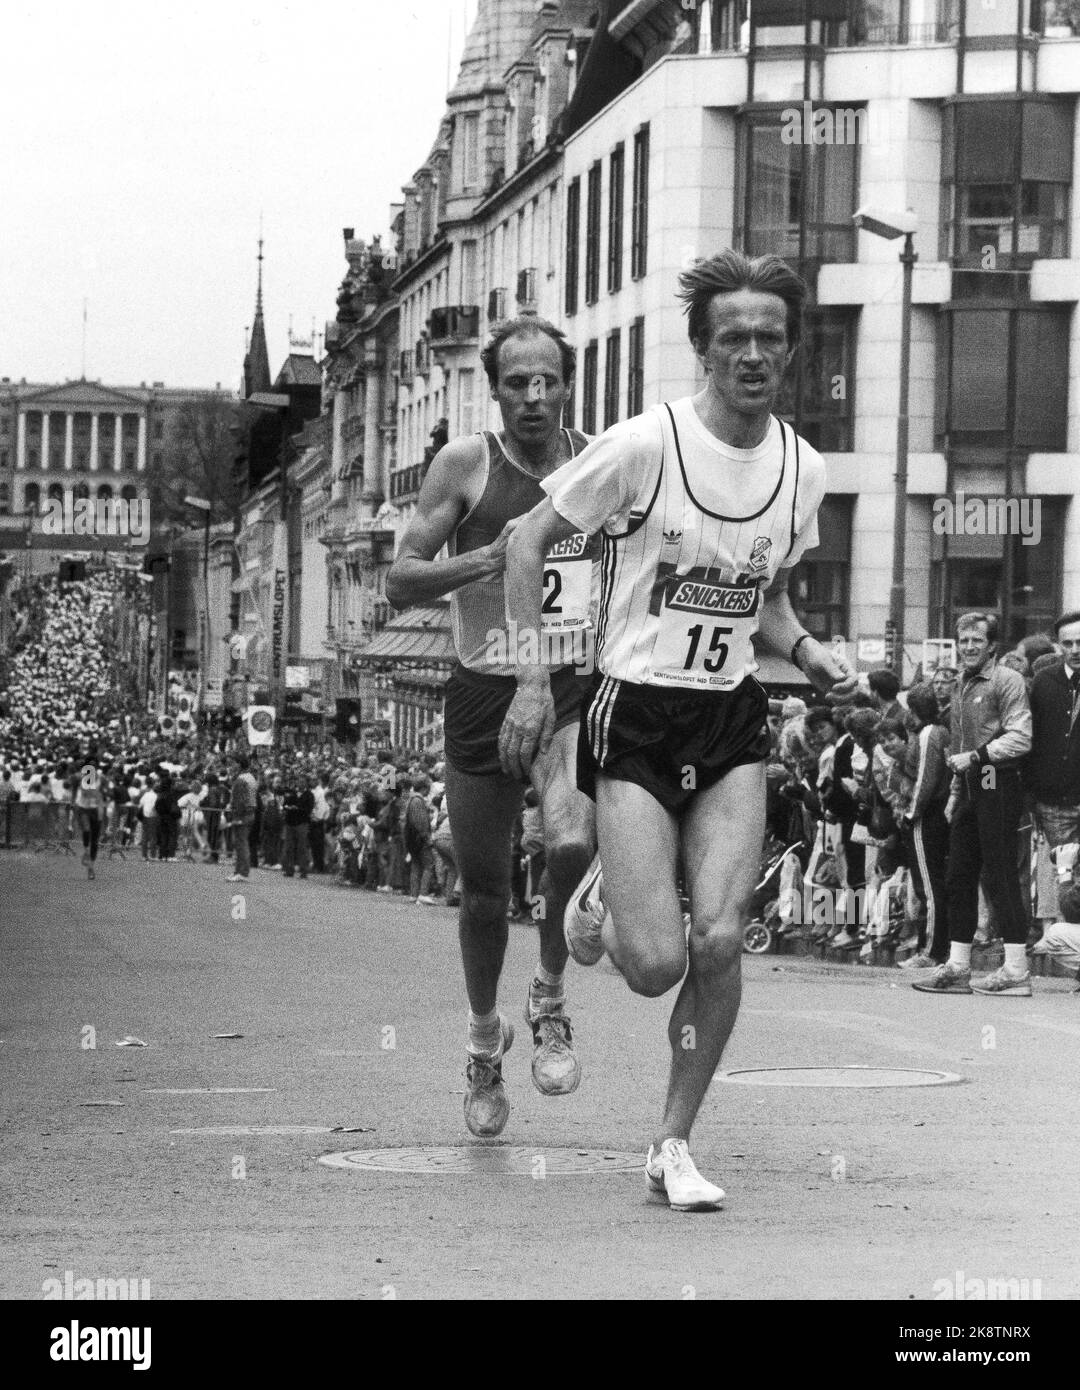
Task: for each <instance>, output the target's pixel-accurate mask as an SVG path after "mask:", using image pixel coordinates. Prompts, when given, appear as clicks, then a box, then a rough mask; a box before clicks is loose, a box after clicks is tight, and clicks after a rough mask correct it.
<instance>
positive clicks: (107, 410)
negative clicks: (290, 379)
mask: <svg viewBox="0 0 1080 1390" xmlns="http://www.w3.org/2000/svg"><path fill="white" fill-rule="evenodd" d="M229 396H230V393H229V392H225V391H222V390H221V388H220V387H218V388H217V389H216V390H212V391H206V390H185V389H177V388H171V389H170V388H167V387H166V386H165V385H164V384H163V383H161V382H155V383H153V385H151V386H147V385H146V384H145V383H143V384H142V385H140V386H105V385H103V384H102V383H101V382H99V381H86V380H79V381H68V382H63V383H42V382H28V381H20V382H13V381H11V380H9V379H8V378H6V377H5V378H2V379H0V549H3V548H5V546H7V548H9V549H10V548H13V547H14V546H15V545H22V544H24V543H25V535H24V533H25V532H26V531H27V529H28V528H29V531H30V533H31V534H30V541H31V546H30V547H28V548H32V549H33V550H34V551H36V552H37V551H46V552H47V551H50V550H52V551H55V550H61V551H63V550H100V549H103V548H108V547H107V546H103V544H102V538H94V537H77V538H69V537H67V536H50V535H47V534H43V533H42V529H41V524H40V513H41V512H42V509H43V508H45V507H46V506H47V504H48V503H49V501H50V500H53V499H55V500H57V501H60V502H63V501H64V500H65V497H66V495H67V494H69V493H70V494H71V496H72V498H73V499H74V500H77V499H79V498H89V499H90V500H92V501H96V500H99V499H111V498H126V499H129V500H132V501H134V500H136V499H139V498H144V497H146V496H148V493H149V486H148V484H149V475H150V473H151V471H152V470H153V469H154V468H156V467H160V466H162V465H163V463H164V462H165V460H166V454H167V449H168V447H169V441H170V436H171V435H172V432H173V430H174V428H175V426H176V421H177V417H178V414H179V412H180V410H181V409H182V408H183V407H184V406H185V405H186V404H187V403H188V402H191V401H198V400H202V399H207V398H214V397H217V398H221V399H225V398H229ZM151 521H153V518H151ZM11 532H17V533H18V537H19V539H18V541H16V540H14V539H13V537H12V536H11V535H9V533H11ZM43 558H44V557H43ZM41 567H42V565H40V564H36V565H35V569H37V568H41Z"/></svg>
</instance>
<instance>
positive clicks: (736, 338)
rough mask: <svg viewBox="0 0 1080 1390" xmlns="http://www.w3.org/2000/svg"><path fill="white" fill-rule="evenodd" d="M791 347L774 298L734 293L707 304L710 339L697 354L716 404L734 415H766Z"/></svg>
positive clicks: (784, 317)
mask: <svg viewBox="0 0 1080 1390" xmlns="http://www.w3.org/2000/svg"><path fill="white" fill-rule="evenodd" d="M793 351H794V349H789V347H788V337H787V306H786V305H785V304H784V301H783V300H782V299H781V298H780V296H779V295H777V294H763V293H761V292H760V291H758V290H738V291H736V292H735V293H734V294H718V295H716V296H715V297H714V298H713V299H712V301H711V302H710V304H709V338H708V341H707V342H702V343H699V344H698V356H699V358H700V360H701V362H702V365H703V366H704V367H705V370H706V371H707V372H708V374H709V378H710V381H711V383H712V389H713V391H714V392H715V393H716V394H717V395H718V396H719V397H720V400H721V402H722V403H723V404H724V405H725V406H726V407H727V408H728V409H729V410H733V411H735V412H736V413H737V414H739V415H768V414H769V413H770V411H771V410H772V408H773V403H774V401H775V400H776V397H777V394H778V393H779V391H780V385H781V382H782V381H783V378H784V370H785V368H786V367H787V364H788V362H789V361H790V360H791V356H792V352H793Z"/></svg>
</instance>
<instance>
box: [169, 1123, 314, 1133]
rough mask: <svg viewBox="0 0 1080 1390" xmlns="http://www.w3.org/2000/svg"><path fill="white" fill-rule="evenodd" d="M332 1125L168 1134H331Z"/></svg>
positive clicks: (203, 1128)
mask: <svg viewBox="0 0 1080 1390" xmlns="http://www.w3.org/2000/svg"><path fill="white" fill-rule="evenodd" d="M333 1132H334V1130H333V1126H332V1125H203V1126H201V1127H200V1128H198V1129H170V1130H169V1133H170V1134H235V1135H247V1134H333Z"/></svg>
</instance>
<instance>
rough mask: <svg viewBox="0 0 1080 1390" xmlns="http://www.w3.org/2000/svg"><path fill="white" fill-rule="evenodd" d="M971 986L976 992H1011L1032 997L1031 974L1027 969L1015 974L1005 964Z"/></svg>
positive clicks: (1024, 996)
mask: <svg viewBox="0 0 1080 1390" xmlns="http://www.w3.org/2000/svg"><path fill="white" fill-rule="evenodd" d="M971 988H972V989H973V990H974V991H975V993H976V994H1010V995H1016V996H1018V997H1020V998H1024V999H1029V998H1030V997H1031V975H1030V973H1029V972H1028V971H1027V970H1025V971H1024V973H1023V974H1022V975H1014V974H1013V973H1012V972H1011V971H1009V970H1006V968H1005V966H1001V967H1000V968H999V969H997V970H995V971H993V972H992V973H991V974H989V975H984V976H983V977H982V979H981V980H979V982H978V983H977V984H973V985H972V986H971Z"/></svg>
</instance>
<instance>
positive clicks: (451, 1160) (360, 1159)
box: [319, 1144, 644, 1178]
mask: <svg viewBox="0 0 1080 1390" xmlns="http://www.w3.org/2000/svg"><path fill="white" fill-rule="evenodd" d="M319 1162H320V1163H325V1164H326V1166H327V1167H328V1168H361V1169H363V1170H364V1171H365V1172H379V1173H487V1174H499V1175H505V1176H512V1177H526V1178H532V1177H538V1176H543V1177H549V1176H559V1175H567V1176H572V1175H575V1174H577V1175H584V1174H588V1173H626V1172H630V1171H631V1170H633V1169H638V1168H640V1167H641V1166H642V1164H643V1162H644V1160H643V1158H642V1155H641V1154H636V1153H634V1154H631V1153H620V1152H617V1151H615V1150H609V1149H530V1148H528V1147H527V1146H526V1145H523V1144H519V1145H508V1146H505V1147H503V1146H500V1145H486V1144H485V1145H480V1144H477V1145H468V1146H465V1147H462V1148H447V1149H354V1150H352V1151H351V1152H349V1153H336V1154H324V1155H323V1156H322V1158H320V1159H319Z"/></svg>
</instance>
